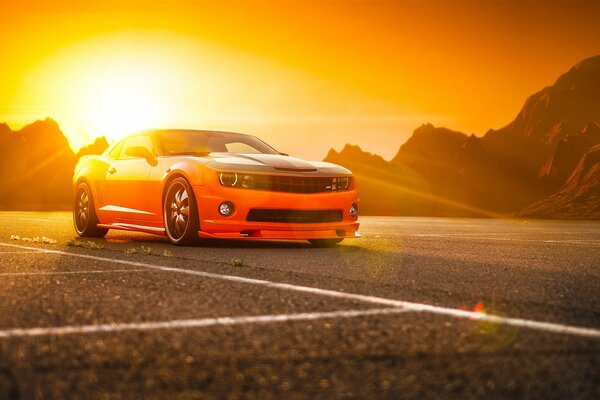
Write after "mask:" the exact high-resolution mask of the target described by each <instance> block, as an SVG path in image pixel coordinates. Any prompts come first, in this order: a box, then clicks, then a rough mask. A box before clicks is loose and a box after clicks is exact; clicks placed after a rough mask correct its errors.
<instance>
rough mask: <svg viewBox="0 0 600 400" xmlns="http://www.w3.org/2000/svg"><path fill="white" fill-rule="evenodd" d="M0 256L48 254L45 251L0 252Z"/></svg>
mask: <svg viewBox="0 0 600 400" xmlns="http://www.w3.org/2000/svg"><path fill="white" fill-rule="evenodd" d="M0 254H42V255H44V254H47V253H44V252H43V251H0Z"/></svg>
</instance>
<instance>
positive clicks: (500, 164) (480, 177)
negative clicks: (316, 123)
mask: <svg viewBox="0 0 600 400" xmlns="http://www.w3.org/2000/svg"><path fill="white" fill-rule="evenodd" d="M599 125H600V56H595V57H591V58H588V59H586V60H584V61H582V62H580V63H578V64H577V65H575V66H574V67H573V68H571V69H570V70H569V71H568V72H567V73H565V74H563V75H562V76H561V77H559V78H558V80H557V81H556V82H555V83H554V84H553V85H552V86H549V87H547V88H544V89H542V90H541V91H539V92H538V93H535V94H534V95H532V96H531V97H529V98H528V99H527V101H526V102H525V105H524V106H523V108H522V109H521V111H520V112H519V113H518V115H517V117H516V118H515V119H514V121H512V122H511V123H510V124H508V125H506V126H505V127H503V128H501V129H498V130H490V131H488V132H487V133H486V134H485V135H484V136H483V137H476V136H474V135H467V134H464V133H461V132H456V131H452V130H450V129H447V128H441V127H434V126H433V125H431V124H424V125H422V126H420V127H419V128H417V129H416V130H415V131H414V133H413V135H412V136H411V137H410V138H409V139H408V140H407V141H406V143H404V144H403V145H402V146H401V147H400V149H399V151H398V153H397V154H396V156H395V157H394V158H393V159H392V160H391V161H390V162H389V163H388V164H387V165H385V167H382V171H385V173H386V174H391V175H394V174H396V175H403V174H405V173H406V171H407V170H408V171H410V173H409V174H410V176H419V177H421V178H422V179H423V180H424V182H423V185H422V187H425V186H427V185H428V187H429V192H424V193H416V194H414V195H413V196H411V197H410V198H409V199H408V201H409V203H410V204H412V202H416V201H418V199H419V198H420V199H425V198H426V199H427V205H428V209H429V210H430V215H440V216H447V215H453V216H474V215H484V216H485V215H487V216H497V215H511V214H514V213H517V212H519V211H520V210H523V209H525V208H527V207H528V206H530V205H532V204H533V203H538V202H540V201H542V200H543V199H546V198H548V197H549V196H552V195H553V194H554V193H557V191H559V190H560V191H561V192H563V196H562V197H561V198H562V199H565V200H564V201H565V202H566V201H567V200H568V199H575V198H577V199H578V200H577V201H579V202H581V206H580V207H577V208H573V211H571V212H569V213H563V212H562V211H561V210H558V209H557V210H556V213H555V214H552V213H551V212H550V210H551V209H552V207H551V206H552V205H555V206H556V207H559V206H560V207H563V208H564V207H566V205H565V203H564V202H561V203H558V202H550V203H547V207H546V208H545V212H544V215H543V216H544V217H552V216H553V215H554V216H556V217H558V218H566V217H568V218H577V217H578V216H580V217H582V218H587V217H588V216H589V215H595V214H594V211H593V210H595V209H597V205H596V204H595V203H594V202H593V201H592V200H590V197H581V196H580V197H574V196H566V195H565V193H564V192H565V191H569V190H575V187H574V186H573V185H570V186H569V185H567V186H565V184H566V182H567V180H569V181H571V178H572V175H573V174H574V172H575V169H576V168H577V166H578V165H579V163H580V160H581V159H582V157H584V155H586V154H588V152H589V150H590V149H591V148H592V147H593V146H595V145H596V144H598V143H600V127H599ZM343 153H344V152H343V151H342V154H343ZM332 154H333V153H331V152H330V154H328V156H327V157H326V160H327V161H329V160H332V159H336V160H337V162H338V163H340V164H342V165H348V166H350V165H353V166H354V168H352V170H353V171H354V172H355V173H356V174H358V175H362V174H368V171H369V169H370V167H369V166H366V165H361V164H360V163H359V162H357V160H360V157H358V158H355V159H354V160H351V159H350V158H349V157H351V156H352V155H351V154H346V159H343V158H342V157H340V155H338V156H337V157H335V158H332V157H331V155H332ZM588 157H591V156H589V155H588ZM589 160H594V158H593V157H591V158H589ZM588 162H591V161H588ZM397 182H398V185H399V186H402V185H403V183H402V182H403V181H402V178H401V177H398V178H397ZM578 182H581V185H584V186H585V187H589V188H590V190H591V192H592V193H593V192H594V190H597V191H599V192H600V186H594V185H595V183H594V182H595V180H593V179H591V180H586V181H585V182H583V181H581V180H578ZM359 183H360V180H359ZM411 189H412V188H411ZM386 190H388V191H389V189H386ZM381 191H383V189H380V190H379V191H378V190H368V191H367V192H362V191H361V201H364V202H367V203H368V204H371V203H372V200H371V198H370V197H371V196H373V197H374V198H379V197H381V196H380V192H381ZM398 191H401V189H399V190H396V191H394V192H398ZM592 197H593V196H592ZM406 200H407V199H404V198H400V197H398V198H397V199H396V200H388V201H390V202H392V203H393V202H394V201H398V202H401V201H406ZM588 202H589V204H588ZM544 204H546V203H544ZM586 207H587V208H589V209H590V210H592V211H590V212H586V213H583V212H582V210H583V209H586ZM536 209H538V208H531V209H529V210H530V212H529V214H528V215H535V214H534V213H532V210H536ZM364 211H367V210H364ZM369 212H373V213H375V214H377V211H376V210H371V208H369ZM578 212H579V214H578ZM400 213H402V212H400Z"/></svg>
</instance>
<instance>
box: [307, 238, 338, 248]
mask: <svg viewBox="0 0 600 400" xmlns="http://www.w3.org/2000/svg"><path fill="white" fill-rule="evenodd" d="M342 240H344V239H343V238H339V239H310V240H309V242H310V244H312V245H313V246H314V247H333V246H335V245H336V244H338V243H339V242H341V241H342Z"/></svg>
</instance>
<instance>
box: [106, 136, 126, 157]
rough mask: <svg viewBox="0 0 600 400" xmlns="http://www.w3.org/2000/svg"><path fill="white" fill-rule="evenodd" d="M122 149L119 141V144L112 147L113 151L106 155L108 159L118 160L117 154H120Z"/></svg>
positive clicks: (121, 142)
mask: <svg viewBox="0 0 600 400" xmlns="http://www.w3.org/2000/svg"><path fill="white" fill-rule="evenodd" d="M122 148H123V141H122V140H121V141H120V142H119V143H117V144H116V145H115V147H113V149H112V150H111V151H110V153H108V156H109V157H110V158H112V159H113V160H117V159H118V158H119V153H120V152H121V149H122Z"/></svg>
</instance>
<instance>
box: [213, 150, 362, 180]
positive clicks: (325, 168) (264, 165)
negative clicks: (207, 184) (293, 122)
mask: <svg viewBox="0 0 600 400" xmlns="http://www.w3.org/2000/svg"><path fill="white" fill-rule="evenodd" d="M205 165H206V166H207V167H209V168H212V169H216V170H222V171H239V172H263V173H264V172H267V173H292V174H308V175H331V174H336V175H337V174H341V175H350V174H351V172H350V171H348V170H347V169H346V168H343V167H340V166H339V165H335V164H331V163H326V162H311V161H305V160H302V159H300V158H296V157H290V156H284V155H279V154H234V153H210V155H209V161H208V162H207V163H206V164H205Z"/></svg>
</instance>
